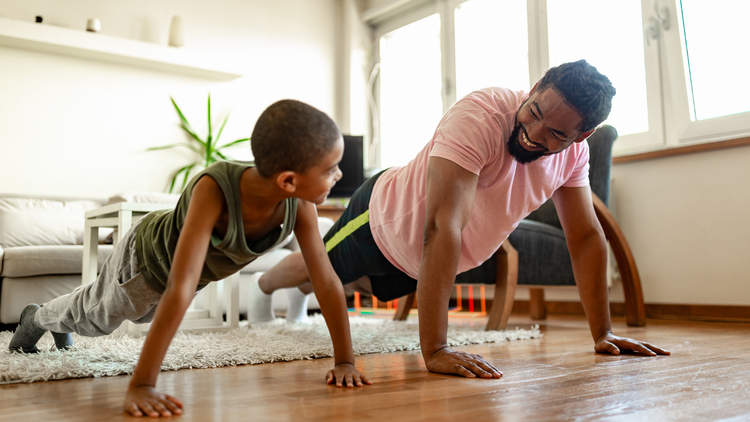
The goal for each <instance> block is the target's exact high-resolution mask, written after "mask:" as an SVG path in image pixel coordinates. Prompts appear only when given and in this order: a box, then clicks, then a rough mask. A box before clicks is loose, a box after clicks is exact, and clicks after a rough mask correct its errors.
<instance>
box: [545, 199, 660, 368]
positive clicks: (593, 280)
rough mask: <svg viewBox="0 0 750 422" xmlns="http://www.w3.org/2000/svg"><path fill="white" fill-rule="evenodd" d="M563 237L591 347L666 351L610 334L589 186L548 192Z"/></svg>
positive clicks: (600, 236) (603, 249)
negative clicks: (553, 204)
mask: <svg viewBox="0 0 750 422" xmlns="http://www.w3.org/2000/svg"><path fill="white" fill-rule="evenodd" d="M552 200H553V201H554V203H555V208H557V213H558V215H559V217H560V223H561V224H562V227H563V231H564V232H565V241H566V243H567V245H568V250H569V251H570V257H571V261H572V263H573V275H574V276H575V280H576V284H577V285H578V292H579V295H580V296H581V303H582V304H583V309H584V310H585V312H586V317H587V319H588V321H589V328H590V329H591V335H592V336H593V337H594V349H595V350H596V351H597V352H599V353H611V354H613V355H617V354H620V349H625V350H632V351H635V352H639V353H643V354H645V355H650V356H655V355H657V354H659V355H668V354H669V352H668V351H666V350H664V349H661V348H659V347H656V346H654V345H652V344H649V343H646V342H641V341H636V340H632V339H629V338H625V337H617V336H615V335H613V334H612V325H611V321H610V315H609V291H608V288H607V282H606V280H607V278H606V273H607V269H606V266H607V244H606V239H605V237H604V232H603V231H602V227H601V225H600V224H599V220H598V219H597V218H596V214H595V212H594V205H593V203H592V201H591V189H590V188H589V187H588V186H584V187H579V188H564V187H563V188H560V189H558V190H557V191H556V192H555V194H554V195H553V196H552Z"/></svg>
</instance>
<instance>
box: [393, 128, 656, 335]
mask: <svg viewBox="0 0 750 422" xmlns="http://www.w3.org/2000/svg"><path fill="white" fill-rule="evenodd" d="M615 139H617V131H616V130H615V128H614V127H612V126H606V125H605V126H602V127H601V128H599V129H597V130H596V132H594V134H593V135H591V136H590V137H589V138H588V143H589V147H590V160H589V165H590V171H589V180H590V183H591V189H592V191H593V193H594V195H593V201H594V210H595V211H596V216H597V218H598V219H599V223H600V224H601V225H602V228H603V229H604V233H605V236H606V238H607V241H608V242H609V244H610V246H611V247H612V251H613V253H614V256H615V259H616V261H617V266H618V268H619V271H620V275H621V278H622V284H623V288H624V292H625V309H626V316H627V323H628V325H631V326H643V325H645V324H646V312H645V307H644V304H643V293H642V291H641V282H640V277H639V275H638V269H637V267H636V265H635V259H634V258H633V254H632V253H631V251H630V247H629V246H628V243H627V241H626V240H625V236H624V235H623V234H622V231H621V230H620V228H619V226H618V224H617V222H616V221H615V219H614V217H613V216H612V214H611V213H610V212H609V210H608V209H607V204H608V203H609V184H610V168H611V165H612V144H613V143H614V141H615ZM456 283H457V284H495V297H494V299H493V303H492V308H491V310H490V314H489V321H488V323H487V330H497V329H504V328H505V326H506V325H507V322H508V317H509V316H510V311H511V309H512V308H513V298H514V295H515V291H516V286H517V285H518V284H520V285H522V286H529V287H531V288H530V293H531V303H530V304H531V306H530V308H531V313H532V316H533V317H535V318H544V317H546V311H545V304H544V290H543V289H544V288H547V287H556V286H557V287H559V286H575V279H574V277H573V268H572V264H571V261H570V254H569V253H568V248H567V245H566V244H565V235H564V233H563V231H562V227H561V225H560V220H559V219H558V216H557V211H556V210H555V205H554V203H553V202H552V200H549V201H547V202H546V203H544V204H543V205H542V206H541V207H540V208H539V209H538V210H536V211H534V212H532V213H531V214H530V215H529V216H528V217H527V218H526V219H524V220H523V221H521V223H520V224H519V225H518V227H517V228H516V230H515V231H513V233H511V234H510V236H509V237H508V240H506V241H505V242H504V243H503V245H502V246H501V247H500V249H499V250H498V251H497V253H496V254H495V257H494V259H489V260H488V261H486V262H485V263H484V264H482V265H480V266H479V267H477V268H474V269H472V270H470V271H467V272H465V273H462V274H459V275H458V276H457V277H456ZM414 297H415V296H414V294H411V295H409V296H406V297H405V298H403V299H402V300H399V309H398V310H397V312H396V316H395V318H394V319H400V320H403V319H406V317H407V316H408V310H409V309H410V308H411V306H412V304H413V302H414Z"/></svg>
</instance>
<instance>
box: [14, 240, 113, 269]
mask: <svg viewBox="0 0 750 422" xmlns="http://www.w3.org/2000/svg"><path fill="white" fill-rule="evenodd" d="M112 249H113V247H112V245H100V246H99V248H98V253H99V259H98V266H97V268H98V269H99V270H101V268H102V264H103V263H104V260H105V259H107V257H108V256H109V255H110V254H111V253H112ZM82 269H83V246H80V245H62V246H18V247H15V248H7V249H5V251H4V256H3V268H2V272H0V276H3V277H33V276H38V275H52V274H81V271H82Z"/></svg>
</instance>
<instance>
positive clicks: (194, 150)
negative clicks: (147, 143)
mask: <svg viewBox="0 0 750 422" xmlns="http://www.w3.org/2000/svg"><path fill="white" fill-rule="evenodd" d="M176 147H185V148H188V149H190V150H191V151H193V152H195V153H196V154H198V155H200V154H201V151H200V150H199V149H198V148H196V147H195V146H194V145H190V144H188V143H187V142H182V143H179V144H171V145H162V146H160V147H151V148H147V149H146V151H158V150H160V149H168V148H176Z"/></svg>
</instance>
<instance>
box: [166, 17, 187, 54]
mask: <svg viewBox="0 0 750 422" xmlns="http://www.w3.org/2000/svg"><path fill="white" fill-rule="evenodd" d="M169 45H170V46H172V47H182V46H184V45H185V31H184V29H183V26H182V18H180V17H179V16H177V15H174V16H173V17H172V23H171V24H170V25H169Z"/></svg>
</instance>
